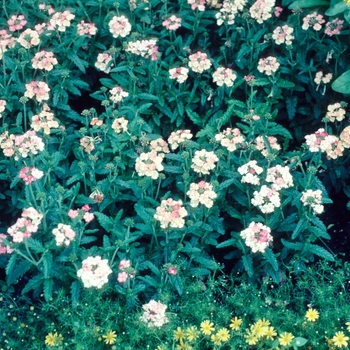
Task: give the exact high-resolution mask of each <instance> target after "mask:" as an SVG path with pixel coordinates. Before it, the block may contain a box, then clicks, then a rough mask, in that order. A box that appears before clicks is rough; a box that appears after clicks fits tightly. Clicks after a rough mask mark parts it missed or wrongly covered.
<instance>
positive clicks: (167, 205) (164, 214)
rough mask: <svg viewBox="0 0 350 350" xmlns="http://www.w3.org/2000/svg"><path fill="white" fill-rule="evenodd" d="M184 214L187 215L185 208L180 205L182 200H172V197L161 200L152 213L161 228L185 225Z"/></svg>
mask: <svg viewBox="0 0 350 350" xmlns="http://www.w3.org/2000/svg"><path fill="white" fill-rule="evenodd" d="M185 216H187V210H186V209H185V208H184V207H182V201H181V200H178V201H174V200H173V199H172V198H168V199H164V200H162V202H161V203H160V206H159V207H157V209H156V213H155V214H154V218H155V219H156V220H158V221H159V222H160V227H161V228H168V227H172V228H182V227H184V225H185V220H184V217H185Z"/></svg>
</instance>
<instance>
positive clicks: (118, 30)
mask: <svg viewBox="0 0 350 350" xmlns="http://www.w3.org/2000/svg"><path fill="white" fill-rule="evenodd" d="M108 27H109V31H110V32H111V33H112V36H113V38H118V37H119V36H120V37H122V38H125V37H126V36H127V35H129V34H130V32H131V24H130V22H129V20H128V19H127V18H126V17H125V16H120V17H117V16H113V17H112V19H111V20H110V21H109V23H108Z"/></svg>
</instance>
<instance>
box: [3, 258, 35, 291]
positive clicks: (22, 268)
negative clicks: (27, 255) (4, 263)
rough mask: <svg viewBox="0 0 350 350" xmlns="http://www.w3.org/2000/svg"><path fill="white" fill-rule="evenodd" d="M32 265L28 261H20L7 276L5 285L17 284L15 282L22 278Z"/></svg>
mask: <svg viewBox="0 0 350 350" xmlns="http://www.w3.org/2000/svg"><path fill="white" fill-rule="evenodd" d="M32 265H33V264H32V263H30V262H29V261H28V260H22V261H20V262H19V263H17V264H16V265H15V267H14V268H13V269H12V270H11V272H10V273H9V274H8V276H7V283H8V284H9V285H11V284H14V283H17V280H18V279H19V278H20V277H22V276H23V275H24V274H25V273H26V272H27V271H29V269H30V268H31V267H32Z"/></svg>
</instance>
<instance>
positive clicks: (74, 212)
mask: <svg viewBox="0 0 350 350" xmlns="http://www.w3.org/2000/svg"><path fill="white" fill-rule="evenodd" d="M78 215H79V212H78V210H73V209H70V210H69V212H68V216H69V217H70V218H71V219H75V218H76V217H77V216H78Z"/></svg>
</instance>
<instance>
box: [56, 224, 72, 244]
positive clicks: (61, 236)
mask: <svg viewBox="0 0 350 350" xmlns="http://www.w3.org/2000/svg"><path fill="white" fill-rule="evenodd" d="M52 234H53V235H54V236H55V240H56V245H57V246H61V245H62V244H64V245H65V246H66V247H68V246H69V245H70V243H71V241H73V240H74V238H75V232H74V230H73V229H72V227H71V226H70V225H65V224H58V225H57V227H56V228H54V229H53V230H52Z"/></svg>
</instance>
